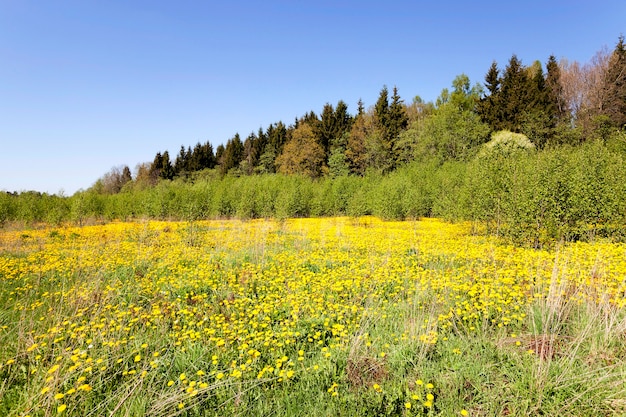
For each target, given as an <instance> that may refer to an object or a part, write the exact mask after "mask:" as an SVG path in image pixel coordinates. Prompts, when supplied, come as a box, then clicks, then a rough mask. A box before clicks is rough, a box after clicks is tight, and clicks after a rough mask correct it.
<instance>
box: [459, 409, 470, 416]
mask: <svg viewBox="0 0 626 417" xmlns="http://www.w3.org/2000/svg"><path fill="white" fill-rule="evenodd" d="M459 413H460V414H461V415H462V416H463V417H465V416H467V415H468V414H469V413H468V412H467V410H466V409H462V410H461V411H460V412H459Z"/></svg>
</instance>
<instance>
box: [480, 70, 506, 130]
mask: <svg viewBox="0 0 626 417" xmlns="http://www.w3.org/2000/svg"><path fill="white" fill-rule="evenodd" d="M501 82H502V80H501V78H500V70H498V64H497V63H496V61H493V62H492V63H491V67H489V71H488V72H487V74H486V75H485V87H486V88H487V93H486V95H484V96H483V97H482V98H481V100H480V102H479V103H478V114H480V117H481V119H482V120H483V122H485V123H487V124H488V125H489V126H490V127H491V129H492V130H500V129H501V125H502V119H503V115H502V107H501V103H500V84H501Z"/></svg>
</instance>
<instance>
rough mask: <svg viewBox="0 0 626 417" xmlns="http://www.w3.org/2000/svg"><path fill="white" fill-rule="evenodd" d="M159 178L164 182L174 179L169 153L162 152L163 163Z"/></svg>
mask: <svg viewBox="0 0 626 417" xmlns="http://www.w3.org/2000/svg"><path fill="white" fill-rule="evenodd" d="M160 176H161V178H163V179H164V180H171V179H174V167H173V166H172V161H170V153H169V152H168V151H165V152H163V163H162V167H161V173H160Z"/></svg>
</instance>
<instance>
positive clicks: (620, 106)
mask: <svg viewBox="0 0 626 417" xmlns="http://www.w3.org/2000/svg"><path fill="white" fill-rule="evenodd" d="M604 80H605V81H604V86H603V91H604V97H605V103H604V105H603V108H602V112H603V113H604V114H606V115H607V116H608V117H609V120H610V121H611V124H612V125H613V126H615V127H617V128H618V129H623V128H625V127H626V47H625V45H624V36H623V35H622V36H620V37H619V40H618V42H617V45H616V46H615V49H614V50H613V53H612V54H611V57H610V58H609V63H608V68H607V71H606V76H605V79H604Z"/></svg>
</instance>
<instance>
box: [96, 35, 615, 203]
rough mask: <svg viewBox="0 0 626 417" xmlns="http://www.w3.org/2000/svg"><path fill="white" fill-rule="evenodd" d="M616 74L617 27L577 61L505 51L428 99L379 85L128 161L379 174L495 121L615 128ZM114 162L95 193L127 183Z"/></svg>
mask: <svg viewBox="0 0 626 417" xmlns="http://www.w3.org/2000/svg"><path fill="white" fill-rule="evenodd" d="M625 80H626V52H625V47H624V37H623V36H620V37H619V39H618V42H617V44H616V46H615V48H614V49H613V51H611V52H609V51H607V50H606V49H603V50H601V51H599V52H598V53H597V54H596V55H595V56H594V57H593V58H592V60H591V61H590V62H588V63H586V64H583V65H581V64H579V63H577V62H569V61H567V60H566V59H562V60H561V61H557V60H556V58H555V56H553V55H552V56H550V57H549V58H548V60H547V62H546V64H545V70H544V66H543V65H542V64H541V63H540V62H539V61H535V62H533V63H532V64H530V65H528V66H525V65H523V63H522V62H521V60H520V59H519V58H518V57H517V56H516V55H512V56H511V58H510V59H509V61H508V62H507V64H506V65H505V66H504V68H501V67H500V66H499V65H498V63H497V62H495V61H494V62H492V64H491V66H490V67H489V69H488V70H487V72H486V75H485V80H484V83H483V84H482V85H481V84H475V85H471V84H470V80H469V78H468V77H467V76H466V75H464V74H461V75H459V76H457V77H456V78H455V79H454V80H453V82H452V89H451V90H448V89H444V90H443V91H442V92H441V94H440V96H439V97H438V98H437V100H436V101H435V102H434V103H433V102H428V103H424V102H423V101H422V100H421V99H420V97H419V96H416V97H415V98H413V100H412V102H411V103H408V104H407V103H405V102H404V100H403V99H402V98H401V97H400V95H399V92H398V89H397V88H396V87H394V88H393V90H392V92H391V95H390V92H389V90H388V88H387V87H386V86H383V88H382V89H381V91H380V93H379V97H378V100H377V101H376V103H375V104H374V105H373V106H371V107H370V108H368V109H365V107H364V104H363V103H362V102H361V101H359V102H358V108H357V112H356V114H355V115H352V114H350V113H349V112H348V105H347V104H346V103H345V102H344V101H342V100H340V101H339V102H338V103H337V104H336V105H332V104H330V103H326V104H325V105H324V106H323V109H322V111H321V112H320V114H319V115H318V114H316V113H315V112H313V111H311V112H309V113H307V114H305V115H304V116H301V117H298V118H296V120H295V121H294V123H292V124H290V125H286V124H285V123H283V122H282V121H279V122H276V123H273V124H271V125H269V126H268V127H267V128H266V129H263V128H260V129H259V130H258V132H252V133H250V134H249V135H248V136H247V137H245V139H243V138H242V137H240V135H239V134H238V133H237V134H235V135H234V136H233V137H232V138H230V139H228V140H227V141H226V143H225V144H220V145H218V146H217V147H216V148H215V149H214V148H213V146H212V144H211V143H209V142H206V143H204V144H200V143H197V144H196V145H195V146H194V147H193V148H191V147H187V148H185V146H181V148H180V151H179V152H178V154H177V155H176V156H175V157H173V156H171V155H170V153H169V151H167V150H166V151H164V152H160V151H159V152H157V154H156V155H155V157H154V160H153V161H152V162H151V163H144V164H140V165H139V166H138V167H137V169H136V174H135V179H134V181H135V182H136V183H138V184H139V185H141V186H145V185H154V184H156V183H157V182H158V181H159V180H172V179H174V178H184V179H189V178H192V177H193V174H194V173H197V172H199V171H202V170H205V169H216V170H217V171H218V172H219V174H220V175H222V176H223V175H234V176H241V175H254V174H268V173H282V174H301V175H304V176H307V177H310V178H319V177H324V176H330V177H336V176H340V175H348V174H352V175H359V176H363V175H364V174H365V172H366V171H367V170H374V171H377V172H381V173H388V172H391V171H393V170H395V169H397V168H398V167H399V166H401V165H403V164H406V163H408V162H411V161H414V160H425V159H435V160H438V161H439V162H443V161H446V160H469V159H471V157H472V156H474V155H475V153H476V152H477V151H478V149H479V148H480V145H482V144H484V143H486V142H488V141H489V140H490V135H491V134H492V133H493V132H497V131H502V130H507V131H511V132H514V133H521V134H524V135H525V136H526V137H528V138H529V140H530V141H531V142H532V143H533V144H534V145H535V146H536V147H537V149H544V148H547V147H554V146H558V145H562V144H570V145H577V144H580V143H582V142H584V141H586V140H589V139H590V138H593V137H596V136H600V137H603V138H606V137H607V135H608V134H610V132H611V131H615V130H621V129H624V126H626V82H625ZM118 171H120V168H119V167H118V168H114V170H113V171H112V172H111V173H109V174H108V176H105V177H103V178H101V182H102V183H103V184H104V186H102V187H101V190H102V191H103V192H105V193H114V192H119V191H121V188H120V187H118V186H116V185H111V183H113V184H119V183H120V182H124V181H126V182H130V179H129V178H128V176H127V175H124V176H122V175H121V174H122V173H121V172H118ZM124 174H125V173H124Z"/></svg>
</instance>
